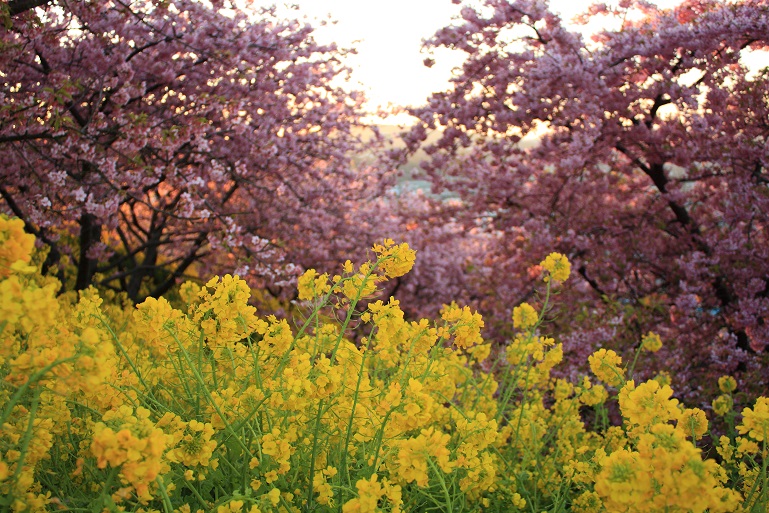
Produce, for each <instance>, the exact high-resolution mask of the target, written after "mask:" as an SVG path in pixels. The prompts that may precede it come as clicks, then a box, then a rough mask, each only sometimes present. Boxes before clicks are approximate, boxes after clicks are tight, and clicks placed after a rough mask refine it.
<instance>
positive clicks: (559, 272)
mask: <svg viewBox="0 0 769 513" xmlns="http://www.w3.org/2000/svg"><path fill="white" fill-rule="evenodd" d="M539 265H540V266H542V268H543V269H545V270H546V271H548V272H549V273H550V278H552V279H553V280H555V281H560V282H564V281H566V280H567V279H569V274H571V263H569V259H568V258H566V257H565V256H564V255H562V254H560V253H550V254H549V255H547V258H545V259H544V260H543V261H542V262H540V263H539ZM546 280H547V278H546Z"/></svg>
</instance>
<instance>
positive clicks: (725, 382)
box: [718, 376, 737, 394]
mask: <svg viewBox="0 0 769 513" xmlns="http://www.w3.org/2000/svg"><path fill="white" fill-rule="evenodd" d="M718 388H719V389H720V390H721V392H723V393H725V394H729V393H732V392H734V391H735V390H736V389H737V380H736V379H734V378H733V377H731V376H721V377H720V378H718Z"/></svg>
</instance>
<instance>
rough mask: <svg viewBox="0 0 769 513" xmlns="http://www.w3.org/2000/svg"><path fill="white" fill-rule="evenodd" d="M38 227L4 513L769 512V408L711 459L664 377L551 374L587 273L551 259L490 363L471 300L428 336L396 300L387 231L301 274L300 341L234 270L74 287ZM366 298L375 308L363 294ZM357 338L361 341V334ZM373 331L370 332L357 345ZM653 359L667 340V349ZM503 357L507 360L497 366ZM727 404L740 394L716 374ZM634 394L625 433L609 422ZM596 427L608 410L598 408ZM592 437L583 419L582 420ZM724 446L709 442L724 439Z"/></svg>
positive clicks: (6, 363) (7, 235)
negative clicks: (140, 295) (135, 294)
mask: <svg viewBox="0 0 769 513" xmlns="http://www.w3.org/2000/svg"><path fill="white" fill-rule="evenodd" d="M23 225H24V223H23V222H22V221H21V220H19V219H9V218H7V217H5V216H2V215H0V398H2V400H1V401H0V405H2V406H0V507H2V508H3V509H10V510H12V511H16V512H22V511H31V512H42V511H51V510H56V509H71V510H78V509H88V510H91V509H93V510H99V511H102V510H110V511H123V510H131V511H146V512H150V511H153V512H154V511H162V512H179V513H187V512H192V511H215V512H217V513H237V512H249V513H260V512H265V513H266V512H272V511H279V512H295V513H298V512H302V511H319V512H332V511H340V509H341V511H343V512H344V513H355V512H361V513H363V512H365V513H377V512H392V513H399V512H411V511H426V510H430V509H434V510H439V511H457V512H459V511H496V512H518V511H520V512H524V511H556V512H565V511H572V512H576V513H589V512H598V513H600V512H607V513H608V512H627V513H630V512H634V513H639V512H640V513H647V512H648V513H663V512H664V513H679V512H680V513H684V512H697V513H704V512H705V511H708V512H711V513H716V512H731V511H749V512H751V513H754V512H760V511H766V509H767V506H768V505H769V497H768V496H767V492H768V490H767V486H768V485H769V479H768V478H767V460H768V459H769V458H768V456H769V452H768V451H769V399H767V398H766V397H760V398H758V399H757V400H756V401H755V403H754V404H753V406H752V407H750V408H745V409H743V410H742V413H741V415H739V414H738V413H737V412H735V411H734V410H733V409H732V408H731V406H729V407H728V408H726V410H725V411H724V412H722V413H723V414H724V415H725V418H726V423H727V425H728V429H726V430H725V431H724V433H723V435H722V436H721V437H720V439H719V440H718V442H717V444H716V450H717V454H718V461H717V460H716V459H715V458H714V456H715V455H714V454H712V453H711V454H706V453H704V452H703V451H702V449H701V447H702V446H703V442H704V437H706V436H708V431H709V428H710V424H709V422H708V419H707V415H706V413H705V412H704V411H702V410H700V409H697V408H687V407H685V406H683V405H682V404H681V403H680V402H679V401H678V400H676V399H674V398H672V394H673V390H672V388H671V387H670V386H669V384H668V383H665V382H664V380H663V379H662V378H660V379H658V380H649V381H638V382H637V381H636V380H635V379H634V378H633V375H634V371H635V370H636V369H635V362H633V363H632V364H631V365H630V366H626V365H623V360H622V359H621V357H619V355H617V354H610V353H609V352H608V351H607V352H597V353H596V354H595V355H593V357H592V358H591V361H590V368H591V369H592V373H593V375H583V376H580V379H578V380H577V381H575V382H571V381H568V380H564V379H555V378H554V376H553V375H552V371H553V369H555V368H556V367H557V366H558V365H559V364H560V362H561V360H562V358H563V349H562V345H561V343H559V342H557V341H556V340H555V339H554V338H552V337H549V336H546V335H544V334H543V331H544V329H545V328H546V327H547V324H546V321H547V319H548V315H549V313H550V312H552V310H551V308H550V307H551V300H552V298H553V295H552V292H553V288H554V287H560V286H564V285H561V284H562V283H563V282H564V281H566V280H568V279H570V274H571V273H570V270H571V264H570V262H569V261H568V259H567V258H566V257H565V256H564V255H562V254H559V253H553V254H550V255H549V256H547V257H546V258H545V259H543V260H542V261H541V262H540V264H541V268H542V272H541V274H540V278H544V280H543V282H541V283H542V285H541V286H542V287H544V293H543V294H542V296H540V297H538V298H537V300H536V301H535V300H532V301H531V302H529V303H525V304H521V305H518V306H516V307H515V313H514V314H513V320H512V322H513V327H512V332H513V333H514V336H513V338H512V340H510V341H508V342H507V343H506V345H505V348H504V351H503V354H501V355H498V356H497V357H495V358H493V359H491V362H487V360H490V358H489V356H490V351H491V349H492V348H491V344H490V343H489V342H488V341H486V340H484V339H483V337H482V336H481V328H482V327H483V324H484V320H483V319H482V318H481V316H480V315H479V314H478V313H477V312H474V311H472V310H471V309H470V308H468V307H462V306H459V305H457V304H451V305H447V306H444V307H443V309H442V311H441V315H440V318H438V319H435V320H433V321H430V320H428V319H421V320H418V321H408V320H406V319H404V315H403V311H402V310H401V309H400V307H399V304H398V301H397V300H396V299H394V298H390V299H389V300H388V301H386V302H385V301H382V300H376V295H377V294H378V292H379V291H380V290H381V288H382V285H383V284H385V283H386V282H387V281H388V280H392V279H397V278H399V277H402V276H403V275H404V274H405V273H408V272H409V271H410V270H411V268H412V266H413V265H414V262H415V259H416V254H415V252H414V250H412V249H411V248H410V247H409V246H408V245H406V244H395V242H394V241H392V240H384V241H382V243H379V244H376V245H375V246H374V247H373V248H371V254H370V256H371V258H370V259H369V260H368V261H366V262H364V263H362V264H360V265H353V264H352V263H351V262H350V261H347V262H346V263H345V264H343V265H342V266H340V267H341V268H340V269H339V273H338V274H336V275H334V276H329V275H326V274H318V273H317V272H316V271H312V270H309V271H307V272H306V273H305V274H304V276H303V277H302V278H301V279H300V280H299V286H300V291H299V295H300V297H301V298H302V299H301V301H302V306H303V308H306V310H305V317H304V320H303V321H302V320H299V319H297V320H296V321H297V326H296V327H295V328H292V326H291V324H290V323H289V322H288V321H287V320H281V319H277V318H275V317H274V316H267V317H264V316H259V315H257V312H256V310H255V308H254V307H253V306H250V305H249V304H248V300H249V296H250V293H251V291H250V290H249V288H248V286H247V285H246V284H245V282H244V281H243V280H241V279H240V278H238V277H237V276H231V275H226V276H224V277H215V278H212V279H211V280H209V281H208V282H206V284H205V285H204V286H201V285H197V284H195V283H192V282H188V283H186V284H185V285H184V286H183V287H182V290H181V298H180V299H179V298H177V299H175V301H176V304H173V305H172V304H171V303H170V302H169V301H168V300H167V299H165V298H163V297H161V298H158V299H155V298H149V299H147V300H146V301H144V302H143V303H141V304H139V305H138V306H133V305H125V304H122V303H121V302H120V301H116V300H115V298H114V297H113V298H111V299H110V298H109V297H107V298H101V297H99V295H98V294H97V293H96V291H95V289H93V288H90V289H88V290H86V291H82V292H81V293H80V294H79V295H76V294H75V293H67V294H64V295H59V296H57V295H56V290H57V289H58V285H59V284H57V283H56V282H55V280H54V279H52V278H50V277H45V276H43V275H42V274H41V273H40V267H41V265H42V260H43V258H44V254H41V253H37V252H34V251H33V242H34V240H33V239H34V238H33V236H32V235H30V234H26V233H24V231H23ZM364 299H366V300H368V304H367V306H365V307H364V306H363V303H362V300H364ZM355 332H359V333H358V335H362V336H355V337H354V336H353V335H355ZM352 340H360V343H357V344H356V343H353V342H352ZM644 340H645V341H644V344H643V346H644V347H645V349H646V350H648V351H652V352H653V351H655V350H657V349H660V348H659V345H661V344H662V341H661V340H660V339H659V338H658V337H657V336H655V335H654V334H653V333H651V334H647V336H646V337H645V339H644ZM487 363H490V365H487ZM719 386H720V389H721V392H722V394H723V396H724V397H728V398H732V396H733V395H734V394H735V392H738V389H737V388H736V387H737V383H736V382H735V380H734V379H733V378H731V377H728V376H726V377H723V378H722V379H721V380H719ZM615 400H618V407H619V412H620V413H621V419H620V420H619V422H617V423H614V424H612V423H610V422H609V420H608V419H609V417H610V416H609V415H607V410H608V409H611V408H615V407H616V403H615ZM588 412H592V415H588ZM591 417H592V418H594V419H595V422H586V421H585V418H591ZM711 436H712V434H711Z"/></svg>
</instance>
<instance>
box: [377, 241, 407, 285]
mask: <svg viewBox="0 0 769 513" xmlns="http://www.w3.org/2000/svg"><path fill="white" fill-rule="evenodd" d="M371 249H372V250H373V251H374V253H376V254H377V255H378V260H377V261H378V263H379V269H381V270H382V273H383V274H384V275H385V276H386V277H387V278H397V277H399V276H403V275H404V274H406V273H408V272H409V271H411V268H412V267H414V262H416V251H414V250H413V249H411V248H409V245H408V244H406V243H405V242H404V243H402V244H398V245H395V242H394V241H393V240H392V239H385V240H384V241H383V243H382V244H374V247H373V248H371Z"/></svg>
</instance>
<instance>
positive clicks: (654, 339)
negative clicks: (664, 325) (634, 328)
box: [641, 331, 662, 353]
mask: <svg viewBox="0 0 769 513" xmlns="http://www.w3.org/2000/svg"><path fill="white" fill-rule="evenodd" d="M641 348H642V349H643V350H645V351H649V352H650V353H656V352H657V351H659V350H660V349H661V348H662V339H661V338H660V336H659V335H657V334H656V333H654V332H653V331H650V332H649V333H647V334H646V335H644V336H643V338H642V339H641Z"/></svg>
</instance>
